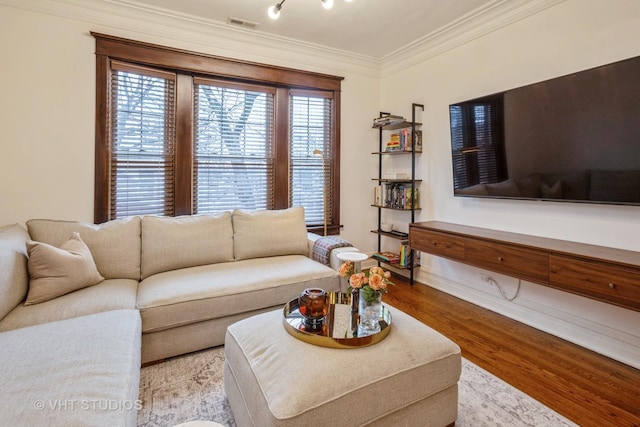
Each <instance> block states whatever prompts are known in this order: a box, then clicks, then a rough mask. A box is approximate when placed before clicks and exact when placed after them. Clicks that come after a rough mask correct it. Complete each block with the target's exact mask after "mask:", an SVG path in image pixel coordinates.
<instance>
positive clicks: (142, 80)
mask: <svg viewBox="0 0 640 427" xmlns="http://www.w3.org/2000/svg"><path fill="white" fill-rule="evenodd" d="M111 88H112V93H111V101H112V105H111V110H112V111H113V113H114V114H113V115H112V119H111V129H112V137H111V165H110V166H111V167H110V172H111V182H110V196H111V197H110V199H111V200H112V203H111V204H110V212H109V216H110V217H111V218H118V217H123V216H130V215H140V214H159V215H173V212H174V211H173V207H174V203H173V194H174V176H173V164H174V143H175V132H174V126H173V122H174V120H173V111H174V108H175V105H174V104H175V103H174V97H173V94H174V92H175V76H173V75H170V74H168V73H158V72H153V71H149V70H145V69H141V68H138V67H127V66H124V65H123V64H119V63H114V64H113V65H112V73H111Z"/></svg>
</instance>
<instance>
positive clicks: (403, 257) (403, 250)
mask: <svg viewBox="0 0 640 427" xmlns="http://www.w3.org/2000/svg"><path fill="white" fill-rule="evenodd" d="M410 265H411V248H410V247H409V245H407V244H404V243H403V244H401V245H400V267H405V268H406V267H408V266H410Z"/></svg>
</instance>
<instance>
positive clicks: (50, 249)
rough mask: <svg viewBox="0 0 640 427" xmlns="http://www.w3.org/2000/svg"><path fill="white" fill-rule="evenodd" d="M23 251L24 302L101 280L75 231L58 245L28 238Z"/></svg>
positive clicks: (30, 302)
mask: <svg viewBox="0 0 640 427" xmlns="http://www.w3.org/2000/svg"><path fill="white" fill-rule="evenodd" d="M27 253H28V254H29V260H28V262H27V266H28V268H29V275H30V276H31V280H30V281H29V292H28V294H27V300H26V302H25V305H32V304H38V303H41V302H45V301H49V300H51V299H54V298H57V297H59V296H62V295H65V294H68V293H69V292H73V291H77V290H78V289H82V288H86V287H89V286H93V285H96V284H98V283H100V282H101V281H103V280H104V277H102V276H101V275H100V273H98V269H97V268H96V264H95V262H94V261H93V257H92V256H91V251H89V248H88V247H87V245H85V243H84V242H83V241H82V239H81V238H80V234H78V233H75V232H74V233H73V234H72V236H71V238H70V239H69V240H68V241H67V242H65V243H64V244H62V246H60V247H59V248H56V247H55V246H51V245H48V244H46V243H41V242H34V241H33V240H29V241H27Z"/></svg>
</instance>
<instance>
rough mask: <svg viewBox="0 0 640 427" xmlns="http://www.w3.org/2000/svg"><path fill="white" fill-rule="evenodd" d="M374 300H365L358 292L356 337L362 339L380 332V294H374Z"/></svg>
mask: <svg viewBox="0 0 640 427" xmlns="http://www.w3.org/2000/svg"><path fill="white" fill-rule="evenodd" d="M373 296H374V298H371V297H369V298H366V297H365V293H364V292H362V291H361V292H360V299H359V303H358V315H359V316H360V323H359V324H358V336H359V337H364V336H367V335H373V334H376V333H378V332H380V318H382V292H375V293H374V295H373Z"/></svg>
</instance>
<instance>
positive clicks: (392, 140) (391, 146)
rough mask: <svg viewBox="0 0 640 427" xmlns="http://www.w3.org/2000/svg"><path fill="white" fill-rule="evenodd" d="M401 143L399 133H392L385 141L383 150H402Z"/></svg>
mask: <svg viewBox="0 0 640 427" xmlns="http://www.w3.org/2000/svg"><path fill="white" fill-rule="evenodd" d="M402 149H403V148H402V145H401V143H400V134H399V133H392V134H391V135H390V136H389V140H388V141H387V143H386V145H385V150H386V151H402Z"/></svg>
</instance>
